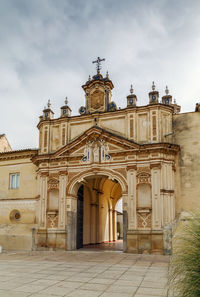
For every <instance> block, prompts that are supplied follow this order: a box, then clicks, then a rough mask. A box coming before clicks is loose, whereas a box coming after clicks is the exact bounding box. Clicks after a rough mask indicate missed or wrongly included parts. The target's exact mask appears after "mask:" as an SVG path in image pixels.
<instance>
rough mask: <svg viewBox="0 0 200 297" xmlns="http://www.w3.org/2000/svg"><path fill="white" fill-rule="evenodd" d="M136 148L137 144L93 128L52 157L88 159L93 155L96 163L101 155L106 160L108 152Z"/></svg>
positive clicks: (96, 127) (98, 128) (95, 127)
mask: <svg viewBox="0 0 200 297" xmlns="http://www.w3.org/2000/svg"><path fill="white" fill-rule="evenodd" d="M138 148H139V145H138V144H136V143H134V142H132V141H130V140H128V139H126V138H124V137H121V136H118V135H116V134H113V133H111V132H109V131H106V130H104V129H102V128H100V127H98V126H94V127H92V128H90V129H88V130H87V131H86V132H84V133H83V134H82V135H80V136H79V137H78V138H76V139H75V140H73V141H72V142H71V143H69V144H67V145H66V146H65V147H63V148H61V149H60V150H58V151H57V152H55V153H54V156H53V157H65V156H67V157H76V156H77V157H78V156H79V157H80V156H82V157H84V156H85V157H86V156H87V159H88V158H90V157H91V156H92V155H93V159H94V160H96V161H97V160H98V159H99V157H98V155H100V154H101V156H102V158H103V159H104V160H106V159H107V160H108V159H109V156H108V155H109V153H110V152H115V153H118V152H125V151H130V150H131V151H133V150H137V149H138Z"/></svg>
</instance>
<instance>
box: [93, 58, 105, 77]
mask: <svg viewBox="0 0 200 297" xmlns="http://www.w3.org/2000/svg"><path fill="white" fill-rule="evenodd" d="M102 61H105V59H101V58H100V57H98V58H97V60H96V61H92V63H97V74H100V70H101V62H102Z"/></svg>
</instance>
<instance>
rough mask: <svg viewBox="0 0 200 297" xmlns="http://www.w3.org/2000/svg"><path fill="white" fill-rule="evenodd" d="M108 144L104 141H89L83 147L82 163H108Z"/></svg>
mask: <svg viewBox="0 0 200 297" xmlns="http://www.w3.org/2000/svg"><path fill="white" fill-rule="evenodd" d="M108 149H109V147H108V144H107V143H106V142H105V141H104V140H97V141H89V142H87V143H86V145H85V149H84V156H83V158H82V162H85V163H101V162H108V161H110V159H111V157H110V155H109V153H108Z"/></svg>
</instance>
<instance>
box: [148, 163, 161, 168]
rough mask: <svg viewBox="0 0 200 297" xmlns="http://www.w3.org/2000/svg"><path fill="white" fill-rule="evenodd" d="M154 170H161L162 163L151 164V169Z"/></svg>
mask: <svg viewBox="0 0 200 297" xmlns="http://www.w3.org/2000/svg"><path fill="white" fill-rule="evenodd" d="M154 168H157V169H161V163H152V164H150V169H154Z"/></svg>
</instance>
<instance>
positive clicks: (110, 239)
mask: <svg viewBox="0 0 200 297" xmlns="http://www.w3.org/2000/svg"><path fill="white" fill-rule="evenodd" d="M109 241H113V210H112V209H109Z"/></svg>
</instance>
